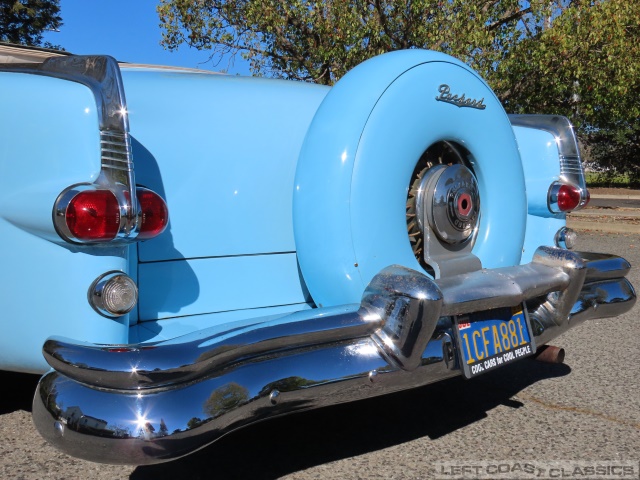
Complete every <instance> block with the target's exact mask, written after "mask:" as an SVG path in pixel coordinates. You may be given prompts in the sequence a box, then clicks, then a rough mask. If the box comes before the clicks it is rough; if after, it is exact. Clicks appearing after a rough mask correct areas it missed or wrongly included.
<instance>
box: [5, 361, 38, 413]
mask: <svg viewBox="0 0 640 480" xmlns="http://www.w3.org/2000/svg"><path fill="white" fill-rule="evenodd" d="M38 380H40V375H29V374H26V373H14V372H3V371H0V385H3V388H2V390H3V392H4V394H3V395H0V415H4V414H6V413H11V412H15V411H16V410H26V411H28V412H30V411H31V405H32V403H33V394H34V393H35V391H36V385H37V384H38Z"/></svg>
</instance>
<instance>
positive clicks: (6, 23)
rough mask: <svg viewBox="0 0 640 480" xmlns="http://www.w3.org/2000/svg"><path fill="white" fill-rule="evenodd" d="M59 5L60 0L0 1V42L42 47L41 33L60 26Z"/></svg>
mask: <svg viewBox="0 0 640 480" xmlns="http://www.w3.org/2000/svg"><path fill="white" fill-rule="evenodd" d="M59 4H60V0H0V41H1V42H9V43H19V44H22V45H42V32H44V31H45V30H55V29H58V28H59V27H60V26H61V25H62V18H61V17H60V5H59ZM45 46H50V47H53V46H52V45H49V44H46V43H45Z"/></svg>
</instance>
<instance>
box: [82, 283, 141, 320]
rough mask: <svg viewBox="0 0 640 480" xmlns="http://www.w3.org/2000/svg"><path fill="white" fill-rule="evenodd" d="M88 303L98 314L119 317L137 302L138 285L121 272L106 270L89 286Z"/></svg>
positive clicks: (131, 308)
mask: <svg viewBox="0 0 640 480" xmlns="http://www.w3.org/2000/svg"><path fill="white" fill-rule="evenodd" d="M89 303H90V304H91V306H92V307H93V309H94V310H96V311H97V312H98V313H99V314H100V315H104V316H105V317H111V318H113V317H120V316H122V315H125V314H127V313H129V312H130V311H131V310H133V308H134V307H135V306H136V303H138V287H137V286H136V284H135V282H134V281H133V280H132V279H131V278H130V277H129V276H128V275H126V274H124V273H122V272H107V273H105V274H103V275H101V276H100V277H98V278H97V279H96V280H95V281H94V282H93V284H92V285H91V287H90V288H89Z"/></svg>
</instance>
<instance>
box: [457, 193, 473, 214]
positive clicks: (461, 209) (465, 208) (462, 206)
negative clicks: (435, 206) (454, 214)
mask: <svg viewBox="0 0 640 480" xmlns="http://www.w3.org/2000/svg"><path fill="white" fill-rule="evenodd" d="M472 207H473V204H472V202H471V195H469V194H468V193H463V194H461V195H460V196H459V197H458V213H459V214H460V215H462V216H465V217H466V216H467V215H469V212H470V211H471V208H472Z"/></svg>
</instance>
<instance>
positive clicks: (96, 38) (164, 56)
mask: <svg viewBox="0 0 640 480" xmlns="http://www.w3.org/2000/svg"><path fill="white" fill-rule="evenodd" d="M158 3H159V0H60V7H61V15H62V21H63V25H62V27H60V31H59V32H47V33H46V35H45V40H46V41H49V42H51V43H53V44H57V45H61V46H62V47H64V48H65V49H66V50H67V51H68V52H71V53H75V54H107V55H111V56H113V57H115V58H117V59H118V60H120V61H123V62H136V63H150V64H160V65H174V66H179V67H191V68H201V69H205V70H222V69H227V71H228V72H229V73H231V74H236V73H239V74H241V75H249V74H250V73H249V67H248V65H247V63H246V62H244V61H243V60H242V59H241V58H240V56H239V55H237V56H236V60H235V64H234V65H228V61H227V60H223V61H222V62H221V63H220V64H218V65H217V66H216V65H214V64H213V63H211V62H207V59H208V58H209V52H207V51H201V52H200V51H198V50H195V49H192V48H189V47H188V46H185V45H183V46H181V47H180V48H179V49H178V50H177V51H175V52H169V51H167V50H164V49H163V48H162V47H161V46H160V40H161V38H162V36H161V31H160V27H159V26H158V24H159V23H160V20H159V18H158V14H157V13H156V6H157V5H158Z"/></svg>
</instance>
